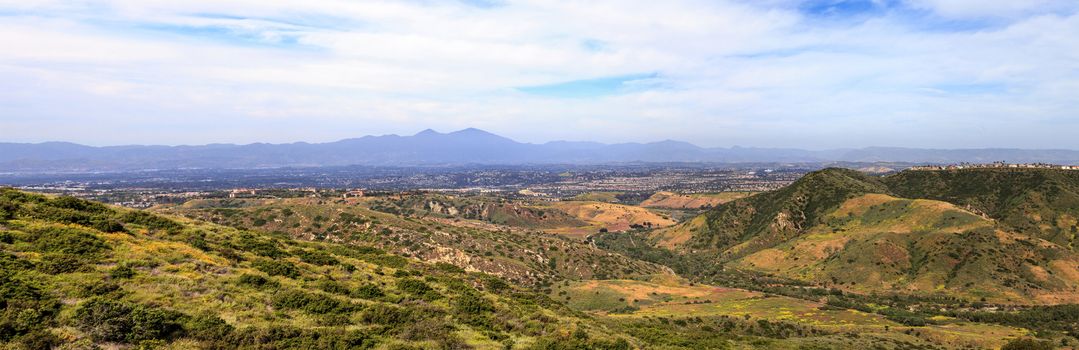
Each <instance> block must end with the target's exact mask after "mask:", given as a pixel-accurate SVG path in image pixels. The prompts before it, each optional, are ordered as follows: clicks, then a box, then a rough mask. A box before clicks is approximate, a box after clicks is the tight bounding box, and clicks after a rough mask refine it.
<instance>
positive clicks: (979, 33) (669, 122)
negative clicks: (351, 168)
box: [0, 0, 1079, 149]
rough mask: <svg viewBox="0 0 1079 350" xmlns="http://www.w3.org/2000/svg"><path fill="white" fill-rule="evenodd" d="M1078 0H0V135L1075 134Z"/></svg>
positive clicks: (614, 137)
mask: <svg viewBox="0 0 1079 350" xmlns="http://www.w3.org/2000/svg"><path fill="white" fill-rule="evenodd" d="M1076 38H1079V1H1074V0H1068V1H1055V0H1023V1H1016V0H752V1H750V0H746V1H724V0H709V1H704V0H701V1H697V0H664V1H654V0H590V1H564V2H563V1H552V0H521V1H514V0H452V1H438V0H402V1H378V0H368V1H346V0H302V1H301V0H277V1H271V0H259V1H255V0H234V1H219V0H182V1H181V0H176V1H168V0H100V1H80V0H62V1H51V0H42V1H38V0H0V142H43V141H69V142H76V143H82V144H89V145H120V144H166V145H177V144H206V143H252V142H272V143H284V142H296V141H307V142H328V141H335V140H339V139H344V138H350V137H359V136H363V135H380V134H401V135H410V134H414V133H416V132H418V131H420V130H423V129H428V128H432V129H435V130H439V131H453V130H457V129H463V128H468V127H475V128H480V129H484V130H487V131H490V132H493V133H496V134H500V135H503V136H506V137H510V138H512V139H515V140H519V141H523V142H533V143H542V142H547V141H552V140H574V141H599V142H606V143H617V142H649V141H658V140H665V139H674V140H682V141H688V142H692V143H695V144H697V145H701V146H706V147H730V146H735V145H738V146H756V147H794V148H805V149H826V148H842V147H866V146H903V147H921V148H930V147H934V148H985V147H1017V148H1070V149H1079V137H1076V134H1077V133H1079V39H1076Z"/></svg>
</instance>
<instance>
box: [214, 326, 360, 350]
mask: <svg viewBox="0 0 1079 350" xmlns="http://www.w3.org/2000/svg"><path fill="white" fill-rule="evenodd" d="M377 344H378V342H377V341H376V340H375V339H373V338H372V337H371V336H370V335H368V334H367V333H366V332H364V331H362V330H342V329H297V328H291V327H280V326H275V327H270V328H244V329H241V330H238V331H236V332H233V336H231V337H229V338H228V339H227V340H223V341H217V342H214V343H212V344H211V346H210V347H211V348H220V349H370V348H372V347H374V346H375V345H377Z"/></svg>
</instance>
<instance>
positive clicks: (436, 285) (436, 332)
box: [0, 190, 628, 349]
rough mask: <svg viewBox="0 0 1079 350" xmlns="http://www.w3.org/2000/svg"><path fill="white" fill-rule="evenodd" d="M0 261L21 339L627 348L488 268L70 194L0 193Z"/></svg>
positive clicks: (0, 306) (10, 333)
mask: <svg viewBox="0 0 1079 350" xmlns="http://www.w3.org/2000/svg"><path fill="white" fill-rule="evenodd" d="M0 264H3V268H2V269H0V297H2V298H0V311H2V312H0V343H6V344H8V345H9V346H11V348H16V349H17V348H28V349H47V348H50V347H51V346H57V345H60V344H65V346H75V347H74V348H78V349H82V348H93V347H94V345H95V344H97V345H103V344H136V345H140V346H141V347H147V348H153V347H162V346H164V347H170V348H175V349H190V348H221V349H233V348H262V349H282V348H336V349H344V348H374V347H378V348H411V347H414V346H418V347H421V348H468V347H489V348H502V347H529V346H532V347H539V348H550V347H552V346H553V347H558V344H563V345H566V344H569V345H575V346H587V347H593V346H594V347H600V348H628V343H627V342H626V340H624V339H621V338H618V337H616V336H614V335H612V333H613V332H612V331H610V330H605V327H604V326H602V325H600V324H597V323H595V322H593V321H590V320H588V319H586V318H582V317H581V316H579V315H578V314H576V313H575V312H573V311H571V310H569V309H567V308H565V307H563V306H562V305H560V304H558V303H555V302H553V301H551V300H549V299H548V298H547V297H545V296H542V295H539V294H532V293H530V292H526V291H523V290H520V289H517V288H515V287H513V286H512V285H510V284H507V283H506V282H504V281H503V280H501V279H499V278H496V277H492V276H489V275H485V274H478V273H466V272H464V271H463V270H461V269H459V268H456V267H454V266H452V265H448V264H425V263H420V262H418V261H416V260H412V259H408V258H404V257H401V256H397V255H392V254H387V253H384V252H383V251H381V250H379V249H375V248H371V247H365V246H354V245H340V244H333V243H321V242H304V241H297V240H293V239H290V238H288V237H284V236H275V235H266V234H261V233H258V232H253V231H246V230H239V229H234V228H229V227H224V226H218V225H214V224H208V223H203V222H196V221H188V220H177V219H170V218H165V217H161V216H157V215H152V214H147V213H145V212H141V211H131V210H123V209H117V208H112V207H108V206H104V205H101V204H97V203H93V202H87V201H83V200H78V199H74V198H70V197H57V198H48V197H43V196H39V195H31V194H26V193H22V192H18V191H14V190H0ZM620 339H621V340H620ZM395 344H396V345H395Z"/></svg>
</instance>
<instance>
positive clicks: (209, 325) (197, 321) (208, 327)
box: [185, 313, 234, 341]
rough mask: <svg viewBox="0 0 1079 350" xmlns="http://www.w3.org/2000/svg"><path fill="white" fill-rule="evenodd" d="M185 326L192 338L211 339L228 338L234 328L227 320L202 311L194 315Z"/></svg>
mask: <svg viewBox="0 0 1079 350" xmlns="http://www.w3.org/2000/svg"><path fill="white" fill-rule="evenodd" d="M185 328H186V329H187V334H188V335H189V336H191V337H192V338H195V339H199V340H211V341H212V340H219V339H227V338H228V337H229V335H231V334H232V332H233V330H234V329H233V327H232V326H231V325H229V324H228V323H227V322H225V320H222V319H221V318H220V317H217V315H214V314H212V313H202V314H199V315H197V316H195V317H192V318H191V319H190V320H189V321H188V322H187V325H186V327H185Z"/></svg>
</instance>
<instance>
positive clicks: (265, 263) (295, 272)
mask: <svg viewBox="0 0 1079 350" xmlns="http://www.w3.org/2000/svg"><path fill="white" fill-rule="evenodd" d="M251 266H252V267H254V268H255V269H256V270H259V271H262V272H265V273H266V274H267V275H270V276H285V277H288V278H299V277H300V269H299V268H297V267H296V265H295V264H293V263H291V262H288V261H278V260H270V259H259V260H255V261H253V262H252V263H251Z"/></svg>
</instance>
